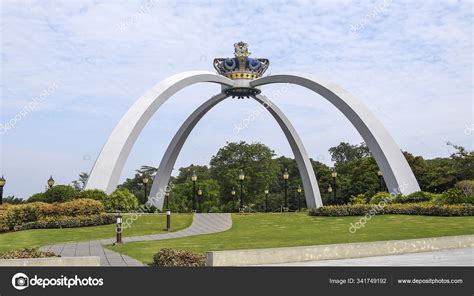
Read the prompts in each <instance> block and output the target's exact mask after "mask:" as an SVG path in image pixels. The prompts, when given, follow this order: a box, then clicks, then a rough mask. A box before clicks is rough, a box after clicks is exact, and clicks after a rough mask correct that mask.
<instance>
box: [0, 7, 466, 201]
mask: <svg viewBox="0 0 474 296" xmlns="http://www.w3.org/2000/svg"><path fill="white" fill-rule="evenodd" d="M472 11H473V10H472V3H471V2H470V1H411V2H404V1H390V0H385V1H383V0H381V1H380V0H379V1H360V2H359V1H358V2H356V1H244V0H242V1H204V0H202V1H201V0H187V1H169V0H166V1H163V0H154V1H150V0H148V1H122V0H114V1H78V0H74V1H36V0H24V1H15V0H13V1H9V0H5V1H2V4H1V13H0V14H1V21H0V22H1V27H0V29H1V41H0V42H1V47H0V51H1V74H0V75H1V79H0V80H1V83H0V89H1V115H0V116H1V118H0V119H1V120H0V124H2V125H1V126H0V127H1V128H2V131H3V132H2V134H1V135H0V137H1V145H0V149H1V163H0V168H1V169H0V174H4V175H5V178H6V179H7V186H6V187H5V195H15V196H17V197H23V198H27V197H28V196H29V195H31V194H32V193H34V192H39V191H41V190H44V186H45V184H46V180H47V179H48V178H49V175H53V177H54V178H55V180H56V181H57V182H58V183H62V184H66V183H70V182H71V181H72V180H74V179H76V178H77V175H78V174H79V172H82V171H86V172H88V171H90V169H91V167H92V165H93V162H94V160H95V158H96V156H97V154H98V153H99V151H100V149H101V147H102V145H103V144H104V143H105V141H106V139H107V137H108V136H109V134H110V132H111V131H112V129H113V127H114V126H115V124H116V123H117V122H118V121H119V120H120V118H121V116H122V115H123V114H124V113H125V112H126V110H127V109H128V108H129V107H130V106H131V105H132V103H133V102H134V101H135V100H136V99H137V98H138V97H140V96H141V95H143V94H144V93H145V92H146V91H147V90H148V89H149V88H151V87H152V86H153V85H155V84H156V83H157V82H159V81H160V80H162V79H164V78H166V77H168V76H170V75H172V74H176V73H179V72H182V71H188V70H209V71H214V69H213V67H212V60H213V58H214V57H227V56H231V55H232V52H233V43H235V42H237V41H240V40H244V41H246V42H248V43H249V45H250V51H251V52H252V53H253V55H252V56H254V57H265V58H268V59H270V68H269V70H268V72H269V73H277V72H288V71H291V72H307V73H313V74H316V75H317V76H319V77H323V78H324V79H325V80H332V81H334V82H336V83H338V84H339V85H342V86H343V87H344V88H346V89H347V90H349V91H350V92H351V93H353V94H354V95H355V96H356V97H358V98H360V99H361V100H363V101H364V102H365V103H366V104H367V105H368V106H369V108H370V109H371V110H372V111H373V112H374V113H376V114H377V116H378V117H379V119H380V120H381V121H382V122H383V124H384V125H385V126H386V128H387V129H388V130H389V132H390V133H391V134H392V136H393V137H394V139H395V141H396V142H397V143H398V144H399V145H400V147H401V149H403V150H407V151H410V152H412V153H415V154H417V155H422V156H424V157H425V158H433V157H437V156H447V155H449V154H450V153H451V152H452V151H451V150H450V148H449V147H448V146H446V144H445V143H446V142H447V141H452V142H454V143H456V144H460V145H463V146H466V147H468V148H469V149H473V137H472V136H473V134H474V131H473V132H471V129H470V128H471V126H472V124H473V116H472V114H473V103H472V98H473V69H472V61H473V51H472V39H473V23H472V18H473V13H472ZM278 89H279V86H271V87H270V86H268V87H264V88H263V90H264V93H265V94H266V95H268V96H269V97H270V98H271V99H273V100H274V101H275V102H276V103H277V104H278V106H279V107H280V108H281V109H282V110H283V111H284V112H285V113H286V114H287V116H288V117H289V118H290V120H291V121H292V123H293V124H294V126H295V127H296V128H297V130H298V131H299V133H300V136H301V138H302V139H303V142H304V144H305V145H306V148H307V150H308V153H309V154H310V156H311V157H313V158H315V159H318V160H320V161H322V162H324V163H326V164H330V163H331V161H330V156H329V154H328V153H327V150H328V148H329V147H332V146H335V145H337V144H338V143H339V142H341V141H345V142H350V143H358V142H361V141H362V139H361V137H360V136H359V135H358V134H357V132H356V130H355V128H353V127H352V126H351V125H350V123H349V121H348V120H347V119H346V118H344V116H343V115H341V114H339V112H338V111H337V110H336V109H335V108H334V107H333V106H331V105H330V104H329V103H328V102H326V101H325V100H324V99H323V98H321V97H319V96H317V95H315V94H313V93H311V92H310V91H308V90H305V89H302V88H301V87H297V86H290V87H289V89H288V92H287V93H285V94H284V95H281V96H275V94H276V93H277V91H278ZM218 92H219V88H218V87H217V86H215V85H206V84H200V85H194V86H192V87H190V88H189V89H186V90H183V91H181V92H179V93H178V94H176V95H175V96H174V97H173V98H172V99H171V100H169V101H168V102H166V103H165V104H164V105H163V106H162V108H160V110H159V111H158V112H157V113H156V114H155V115H154V117H153V119H152V120H151V121H150V123H149V124H148V126H147V127H146V128H145V129H144V130H143V132H142V134H141V135H140V137H139V139H138V141H137V143H136V144H135V146H134V149H133V150H132V153H131V156H130V158H129V160H128V162H127V164H126V167H125V170H124V172H123V175H122V178H125V177H127V176H130V175H132V174H133V170H134V169H136V168H138V167H139V166H140V165H142V164H147V165H155V166H157V165H158V164H159V161H160V159H161V156H162V155H163V153H164V151H165V149H166V147H167V145H168V143H169V141H170V140H171V138H172V136H173V135H174V132H176V130H177V129H178V128H179V126H180V124H181V123H182V122H183V121H184V120H185V119H186V117H187V116H188V115H189V114H190V113H191V112H192V110H193V109H194V108H196V107H197V106H199V105H200V104H201V103H202V102H204V101H205V100H207V99H208V98H209V97H211V96H212V95H214V94H216V93H218ZM35 102H36V103H35ZM31 103H35V104H36V105H35V104H33V105H34V108H31V109H29V110H28V109H25V106H28V105H29V104H31ZM33 105H32V106H33ZM256 108H257V103H255V102H253V101H251V100H227V101H225V102H223V103H222V104H219V105H218V106H217V107H216V108H214V109H213V110H211V112H210V113H208V115H206V117H205V118H204V119H203V120H202V121H201V122H200V123H199V124H198V126H197V127H196V129H195V130H194V131H193V133H192V134H191V136H190V138H189V139H188V141H187V142H186V144H185V146H184V148H183V150H182V153H181V155H180V157H179V158H178V161H177V165H176V168H177V167H180V166H185V165H189V164H191V163H194V164H207V163H208V162H209V160H210V157H211V156H212V155H213V154H215V153H216V152H217V150H218V148H220V147H222V146H223V145H225V143H226V142H227V141H239V140H245V141H249V142H253V141H259V142H263V143H265V144H267V145H269V146H270V147H271V148H272V149H274V150H275V152H276V153H277V154H278V155H287V156H292V153H291V149H290V147H289V145H288V144H287V142H286V140H285V138H284V135H283V133H282V132H281V131H280V130H279V128H278V125H277V124H276V122H274V120H273V119H272V118H271V116H270V115H268V114H264V113H262V114H260V115H259V116H257V117H256V118H255V119H254V120H253V121H251V122H250V124H249V126H248V127H247V128H246V129H244V130H242V131H240V132H239V133H238V134H235V133H234V132H233V127H234V124H238V123H240V122H241V121H242V120H244V119H245V118H248V117H249V116H250V115H251V114H252V112H254V110H256ZM25 110H26V111H25ZM15 118H16V119H15ZM12 119H13V121H12ZM8 123H14V124H13V125H10V126H9V127H8V129H7V128H6V126H7V125H6V124H8ZM467 127H469V128H468V129H466V128H467Z"/></svg>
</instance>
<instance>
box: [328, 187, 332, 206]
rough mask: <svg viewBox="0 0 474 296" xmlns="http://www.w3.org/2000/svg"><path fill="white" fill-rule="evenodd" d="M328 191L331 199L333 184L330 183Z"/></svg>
mask: <svg viewBox="0 0 474 296" xmlns="http://www.w3.org/2000/svg"><path fill="white" fill-rule="evenodd" d="M328 193H329V199H331V193H332V187H331V185H329V187H328ZM330 204H331V202H330Z"/></svg>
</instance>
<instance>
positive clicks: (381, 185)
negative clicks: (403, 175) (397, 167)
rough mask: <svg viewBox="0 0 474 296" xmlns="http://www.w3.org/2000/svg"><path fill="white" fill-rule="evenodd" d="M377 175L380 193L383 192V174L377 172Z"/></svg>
mask: <svg viewBox="0 0 474 296" xmlns="http://www.w3.org/2000/svg"><path fill="white" fill-rule="evenodd" d="M377 175H378V176H379V191H380V192H382V191H383V174H382V172H381V171H377Z"/></svg>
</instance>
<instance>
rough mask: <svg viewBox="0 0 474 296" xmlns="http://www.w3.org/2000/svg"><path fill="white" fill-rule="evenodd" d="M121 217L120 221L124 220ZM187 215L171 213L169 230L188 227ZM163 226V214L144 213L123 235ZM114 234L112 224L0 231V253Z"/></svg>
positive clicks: (155, 230) (160, 230) (152, 231)
mask: <svg viewBox="0 0 474 296" xmlns="http://www.w3.org/2000/svg"><path fill="white" fill-rule="evenodd" d="M127 217H128V216H127V215H125V216H124V220H125V219H127ZM191 221H192V215H191V214H174V215H173V231H176V230H180V229H183V228H186V227H188V226H189V225H190V224H191ZM165 228H166V215H165V214H146V215H142V216H139V217H138V219H137V220H135V221H133V223H132V226H131V227H130V228H128V229H124V231H123V236H124V237H125V236H134V235H145V234H155V233H164V232H166V231H165V230H164V229H165ZM114 236H115V224H110V225H101V226H90V227H78V228H63V229H32V230H24V231H18V232H9V233H3V234H0V253H2V252H5V251H9V250H14V249H19V248H32V247H41V246H44V245H51V244H56V243H60V242H71V241H85V240H94V239H103V238H111V237H114Z"/></svg>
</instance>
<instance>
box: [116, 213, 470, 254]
mask: <svg viewBox="0 0 474 296" xmlns="http://www.w3.org/2000/svg"><path fill="white" fill-rule="evenodd" d="M232 218H233V226H232V229H230V230H228V231H225V232H221V233H215V234H208V235H199V236H193V237H186V238H179V239H169V240H163V241H144V242H133V243H127V244H124V245H122V246H107V247H108V248H109V249H111V250H114V251H117V252H120V253H122V254H126V255H128V256H131V257H133V258H135V259H137V260H140V261H142V262H144V263H151V261H152V258H153V255H154V254H155V253H157V252H158V250H160V249H161V248H174V249H182V250H189V251H193V252H205V251H210V250H232V249H255V248H275V247H291V246H304V245H321V244H335V243H351V242H368V241H381V240H398V239H413V238H422V237H436V236H450V235H465V234H474V217H432V216H408V215H379V216H375V217H373V218H372V219H371V220H370V221H368V223H367V224H366V225H365V227H364V228H361V229H359V230H358V231H357V232H356V233H355V234H351V233H349V227H350V223H355V222H357V221H358V220H359V219H360V217H313V216H308V215H307V214H306V213H286V214H277V213H275V214H234V215H233V216H232Z"/></svg>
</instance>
